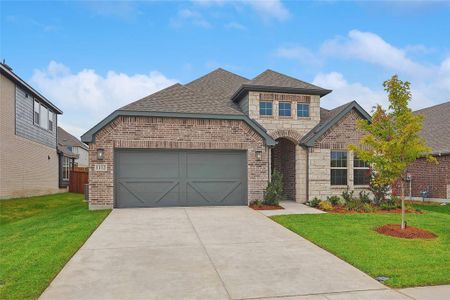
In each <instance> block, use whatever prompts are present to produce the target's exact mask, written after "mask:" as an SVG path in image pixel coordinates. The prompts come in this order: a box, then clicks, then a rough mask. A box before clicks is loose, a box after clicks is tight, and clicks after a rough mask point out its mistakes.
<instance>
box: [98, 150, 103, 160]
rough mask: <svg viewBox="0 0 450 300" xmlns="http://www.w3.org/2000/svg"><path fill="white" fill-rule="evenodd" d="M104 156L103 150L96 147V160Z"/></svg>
mask: <svg viewBox="0 0 450 300" xmlns="http://www.w3.org/2000/svg"><path fill="white" fill-rule="evenodd" d="M104 158H105V150H104V149H97V160H103V159H104Z"/></svg>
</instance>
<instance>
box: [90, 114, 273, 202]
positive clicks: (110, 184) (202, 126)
mask: <svg viewBox="0 0 450 300" xmlns="http://www.w3.org/2000/svg"><path fill="white" fill-rule="evenodd" d="M98 148H102V149H104V160H103V161H98V160H97V157H96V154H97V149H98ZM115 148H140V149H147V148H148V149H155V148H157V149H236V150H247V165H248V199H249V201H253V200H259V199H262V198H263V192H264V189H265V188H266V186H267V181H268V179H269V178H268V177H269V176H268V171H269V170H268V165H269V162H268V148H267V147H266V146H265V143H264V140H263V138H262V137H261V136H259V135H258V134H257V133H256V132H255V131H254V130H253V129H252V128H250V127H249V126H248V125H247V124H246V123H245V122H244V121H237V120H207V119H182V118H156V117H118V118H117V119H115V120H114V121H112V122H111V123H110V124H109V125H108V126H106V127H104V128H103V129H102V130H101V131H99V132H98V133H97V134H96V136H95V143H91V144H90V145H89V162H90V164H89V165H90V166H89V202H90V203H89V205H90V208H91V209H97V208H111V207H113V203H114V199H113V197H114V196H113V195H114V149H115ZM257 150H258V151H262V159H261V160H260V161H258V160H256V155H255V151H257ZM100 163H101V164H106V165H107V171H106V172H100V171H95V165H96V164H100Z"/></svg>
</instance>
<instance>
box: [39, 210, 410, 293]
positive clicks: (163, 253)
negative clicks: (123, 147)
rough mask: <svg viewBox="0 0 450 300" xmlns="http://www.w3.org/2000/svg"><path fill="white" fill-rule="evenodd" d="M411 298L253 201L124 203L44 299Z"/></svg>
mask: <svg viewBox="0 0 450 300" xmlns="http://www.w3.org/2000/svg"><path fill="white" fill-rule="evenodd" d="M276 297H286V298H283V299H310V300H311V299H317V300H319V299H411V298H409V297H408V296H406V295H404V294H400V293H398V292H396V291H394V290H391V289H388V288H386V287H385V286H383V285H381V284H380V283H378V282H376V281H375V280H374V279H372V278H370V277H369V276H368V275H366V274H364V273H363V272H361V271H359V270H358V269H356V268H354V267H352V266H350V265H349V264H347V263H346V262H344V261H342V260H340V259H338V258H337V257H335V256H334V255H332V254H330V253H328V252H326V251H325V250H322V249H321V248H319V247H317V246H315V245H313V244H312V243H310V242H309V241H307V240H305V239H303V238H301V237H300V236H298V235H296V234H294V233H293V232H291V231H289V230H287V229H285V228H284V227H282V226H280V225H278V224H277V223H275V222H273V221H271V220H270V219H268V218H267V217H265V216H264V215H262V214H260V213H258V212H256V211H254V210H252V209H249V208H247V207H217V208H161V209H159V208H158V209H117V210H114V211H113V212H112V213H111V214H110V215H109V216H108V218H107V219H106V220H105V221H104V222H103V224H102V225H101V226H100V227H99V228H98V229H97V230H96V231H95V232H94V234H93V235H92V236H91V237H90V238H89V240H88V241H87V242H86V244H85V245H84V246H83V247H82V248H81V249H80V250H79V251H78V252H77V253H76V254H75V255H74V257H73V258H72V259H71V260H70V261H69V263H68V264H67V265H66V266H65V267H64V268H63V270H62V271H61V272H60V274H59V275H58V276H57V277H56V278H55V280H54V281H53V282H52V283H51V284H50V286H49V287H48V288H47V290H46V291H45V292H44V293H43V294H42V296H41V299H255V298H257V299H271V298H276Z"/></svg>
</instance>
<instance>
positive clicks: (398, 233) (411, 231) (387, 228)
mask: <svg viewBox="0 0 450 300" xmlns="http://www.w3.org/2000/svg"><path fill="white" fill-rule="evenodd" d="M375 231H376V232H378V233H381V234H384V235H389V236H393V237H399V238H404V239H434V238H436V237H437V236H436V235H435V234H434V233H432V232H430V231H428V230H424V229H420V228H416V227H412V226H406V228H405V229H403V230H402V229H401V227H400V224H387V225H383V226H381V227H378V228H375Z"/></svg>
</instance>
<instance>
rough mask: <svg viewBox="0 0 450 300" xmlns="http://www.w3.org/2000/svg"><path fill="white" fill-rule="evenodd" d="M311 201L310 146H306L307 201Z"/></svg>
mask: <svg viewBox="0 0 450 300" xmlns="http://www.w3.org/2000/svg"><path fill="white" fill-rule="evenodd" d="M308 201H309V147H306V202H308Z"/></svg>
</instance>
